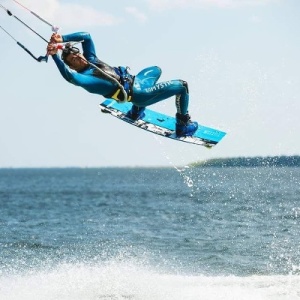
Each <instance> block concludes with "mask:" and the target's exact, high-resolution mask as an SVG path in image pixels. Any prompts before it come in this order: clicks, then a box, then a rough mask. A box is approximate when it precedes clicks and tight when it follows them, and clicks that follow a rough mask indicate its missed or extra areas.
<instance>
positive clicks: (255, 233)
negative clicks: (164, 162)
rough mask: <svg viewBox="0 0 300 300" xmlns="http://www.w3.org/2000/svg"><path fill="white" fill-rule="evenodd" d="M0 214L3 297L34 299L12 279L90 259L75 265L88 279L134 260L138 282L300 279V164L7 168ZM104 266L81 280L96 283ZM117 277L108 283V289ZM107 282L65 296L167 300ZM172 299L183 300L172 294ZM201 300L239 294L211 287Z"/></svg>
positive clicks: (0, 175)
mask: <svg viewBox="0 0 300 300" xmlns="http://www.w3.org/2000/svg"><path fill="white" fill-rule="evenodd" d="M0 211H1V214H0V253H1V256H0V298H4V299H6V298H5V297H7V299H27V298H26V297H25V296H24V293H23V296H22V297H23V298H22V297H21V296H20V298H19V297H18V295H17V294H11V292H8V291H7V290H6V289H5V286H7V282H8V283H9V284H10V283H11V282H12V281H11V280H12V279H11V276H15V277H14V278H18V279H19V280H20V278H23V279H24V278H25V279H26V280H29V279H28V278H29V277H28V276H31V275H32V274H36V272H46V274H47V275H45V276H48V277H49V276H50V275H49V274H50V273H51V272H54V270H56V271H55V272H58V273H59V274H66V272H67V270H70V268H75V266H76V267H77V266H78V265H80V266H81V267H82V266H84V267H82V268H83V269H80V270H81V271H80V270H78V269H77V270H76V272H77V273H78V274H81V275H82V276H83V274H84V273H86V272H88V270H89V271H90V269H87V268H94V267H96V266H97V267H99V268H100V267H101V268H102V269H101V270H102V271H101V272H100V273H101V274H102V272H103V274H106V275H107V274H110V272H111V273H113V274H114V275H113V276H112V277H118V276H121V275H120V274H119V273H118V274H115V273H114V271H113V270H115V269H114V268H116V270H123V267H124V264H126V266H127V267H128V264H130V265H131V266H134V270H135V271H136V272H142V275H141V276H136V277H134V278H135V279H134V280H133V279H132V281H133V282H135V284H137V282H138V281H137V278H140V277H143V276H146V275H145V272H143V271H141V269H142V270H145V269H147V270H148V271H149V270H151V272H154V273H155V274H168V276H186V277H182V278H183V279H184V278H191V276H192V277H193V276H196V278H198V276H204V277H203V278H211V277H213V278H219V277H220V276H221V277H222V278H223V277H224V276H225V278H228V276H234V278H250V277H253V276H262V277H260V278H265V276H266V277H267V278H273V279H274V278H278V276H283V278H284V279H286V278H290V277H289V276H292V278H293V279H294V278H297V280H299V274H300V234H299V232H300V230H299V229H300V222H299V218H300V168H271V167H266V168H183V169H181V170H180V169H175V168H99V169H76V168H75V169H72V168H69V169H2V170H0ZM63 266H68V267H65V268H64V267H63ZM87 266H88V267H87ZM104 266H106V268H108V269H107V270H106V271H105V272H104V271H103V267H104ZM108 266H110V267H108ZM127 267H126V268H127ZM126 268H125V269H126ZM58 270H60V271H58ZM137 270H139V271H137ZM120 272H121V273H122V272H123V271H120ZM130 272H131V273H130V274H132V272H134V271H133V270H132V269H131V271H130ZM149 272H150V271H149ZM71 273H72V274H74V273H73V272H71ZM100 273H99V272H94V273H93V272H92V271H90V273H88V274H85V275H86V276H83V277H84V278H90V279H89V280H90V281H91V280H92V278H94V277H95V276H96V277H97V276H98V277H99V276H100V275H101V274H100ZM29 274H31V275H29ZM51 274H52V273H51ZM91 274H93V275H91ZM96 274H97V275H96ZM147 274H148V273H147ZM151 274H152V273H151ZM20 276H21V277H20ZM53 276H54V278H57V280H58V278H60V277H59V275H57V277H55V275H53ZM107 276H108V275H107ZM157 276H158V275H157ZM48 277H47V280H49V278H48ZM98 277H97V278H98ZM100 277H101V276H100ZM104 277H105V276H104ZM39 278H40V277H39ZM64 278H65V277H64ZM105 278H106V279H107V277H105ZM154 278H156V279H157V277H155V276H154ZM193 278H194V277H193ZM14 280H15V279H14ZM72 280H73V281H74V280H75V279H74V278H73V277H72ZM72 280H71V281H72ZM157 280H158V279H157ZM174 280H175V279H174ZM289 280H291V279H289ZM60 281H61V280H60ZM82 281H84V280H82V279H81V280H80V282H82ZM159 281H160V280H159ZM34 282H37V281H36V280H35V281H34ZM112 282H113V280H112V279H111V280H110V281H109V280H108V281H107V282H106V285H105V284H104V283H103V281H102V284H103V285H104V286H106V287H107V288H108V286H109V285H110V284H111V283H112ZM118 282H119V281H118ZM147 282H148V283H149V282H151V280H150V279H149V278H148V277H147ZM179 282H181V283H182V282H183V281H180V280H179ZM289 282H290V281H289ZM231 283H232V282H231ZM26 284H27V285H26V286H28V285H29V286H30V284H29V283H28V282H27V283H26ZM86 284H87V283H86ZM202 284H203V282H202ZM222 284H223V285H225V283H224V281H222ZM277 284H278V282H277V283H276V284H275V286H276V285H277ZM74 285H76V284H75V283H74ZM179 285H180V284H179ZM241 285H242V284H238V287H239V288H240V286H241ZM21 286H22V285H21ZM24 286H25V283H24ZM53 286H54V288H53V289H54V291H55V290H57V286H58V285H57V284H56V285H55V284H53ZM91 286H93V284H91ZM172 286H173V288H172V291H174V289H175V286H177V284H175V282H173V281H172ZM260 286H262V284H261V283H260ZM283 286H286V284H285V283H284V284H283ZM293 286H294V285H293ZM1 287H2V292H1ZM110 288H111V290H112V291H111V292H109V291H105V292H103V291H102V292H103V293H100V294H99V295H100V296H101V295H102V296H101V297H102V298H101V297H100V296H99V295H98V294H97V295H96V294H95V293H93V294H92V295H91V296H87V297H86V298H81V297H80V295H79V292H78V291H77V292H76V293H75V294H74V295H73V296H71V295H70V294H68V293H66V294H64V295H62V294H60V296H59V298H60V299H77V298H78V299H99V298H101V299H106V298H107V299H125V298H126V297H127V298H130V297H131V298H134V299H135V298H136V299H169V298H168V294H167V292H166V295H165V296H164V297H162V298H160V296H155V295H152V296H149V294H148V293H146V291H143V292H145V295H148V296H149V298H147V297H146V296H142V294H141V293H140V294H139V293H138V292H137V291H135V290H132V289H131V290H130V291H129V292H128V293H127V294H126V293H125V292H124V291H123V292H120V291H119V290H118V291H116V288H115V287H114V288H113V287H110ZM182 288H184V287H182ZM24 289H25V287H24ZM49 289H50V287H49ZM53 289H52V290H53ZM19 290H22V288H21V287H20V289H19ZM52 290H51V291H52ZM70 290H73V291H74V289H69V290H68V291H70ZM39 291H40V293H42V291H43V289H42V290H39ZM206 291H207V289H206ZM289 291H290V290H289ZM27 292H28V293H29V291H27ZM169 292H170V291H169ZM189 292H190V293H192V291H191V290H190V291H189ZM1 293H2V294H1ZM57 293H58V292H57ZM122 293H123V294H122ZM124 293H125V294H124ZM199 293H200V292H199ZM286 293H287V292H286ZM289 293H290V292H289ZM9 294H10V296H8V295H9ZM58 294H59V293H58ZM1 295H2V297H1ZM47 295H49V294H47ZM126 295H127V296H126ZM159 295H161V293H160V294H159ZM176 295H178V293H176ZM218 295H220V293H218ZM237 295H238V297H239V299H248V298H242V294H240V293H238V292H237ZM280 295H285V296H286V298H285V296H284V297H281V298H280V297H279V296H280ZM199 296H200V294H199ZM256 296H257V295H256ZM260 296H261V295H260ZM273 296H274V297H273ZM292 296H293V297H294V298H293V297H291V295H290V294H288V295H286V294H285V293H284V292H282V291H281V292H280V293H279V292H278V293H277V292H274V294H272V295H271V296H270V295H264V296H262V298H257V299H300V288H298V289H297V290H293V295H292ZM39 297H42V296H41V295H40V296H39ZM105 297H106V298H105ZM118 297H119V298H118ZM32 298H34V297H32V295H31V296H30V297H28V299H32ZM52 298H53V299H55V296H53V297H52ZM52 298H51V299H52ZM44 299H50V298H49V297H48V296H47V297H46V296H45V298H44ZM57 299H58V298H57ZM170 299H177V298H176V297H174V295H172V296H171V294H170ZM178 299H200V298H197V296H196V295H194V296H193V297H191V298H188V297H183V298H182V297H180V298H178ZM201 299H235V298H230V297H227V296H226V295H225V296H224V298H218V297H217V296H216V295H213V294H210V295H207V294H206V298H201ZM249 299H252V298H250V297H249Z"/></svg>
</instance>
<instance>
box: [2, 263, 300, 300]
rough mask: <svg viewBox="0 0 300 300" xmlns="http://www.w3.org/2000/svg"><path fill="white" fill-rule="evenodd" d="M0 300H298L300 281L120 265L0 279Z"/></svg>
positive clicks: (64, 268)
mask: <svg viewBox="0 0 300 300" xmlns="http://www.w3.org/2000/svg"><path fill="white" fill-rule="evenodd" d="M0 299H1V300H29V299H30V300H67V299H72V300H94V299H102V300H119V299H143V300H154V299H155V300H197V299H199V300H200V299H201V300H298V299H300V276H295V275H291V276H251V277H235V276H229V277H221V276H220V277H208V276H202V275H201V276H184V275H171V274H165V273H160V272H155V271H152V270H146V269H143V268H141V267H140V266H136V265H133V264H126V263H120V262H110V263H108V264H106V265H97V266H91V265H86V264H76V265H70V264H63V265H60V266H58V267H57V268H56V269H52V270H48V271H28V272H27V273H25V274H24V273H23V274H22V275H10V276H8V275H2V276H0Z"/></svg>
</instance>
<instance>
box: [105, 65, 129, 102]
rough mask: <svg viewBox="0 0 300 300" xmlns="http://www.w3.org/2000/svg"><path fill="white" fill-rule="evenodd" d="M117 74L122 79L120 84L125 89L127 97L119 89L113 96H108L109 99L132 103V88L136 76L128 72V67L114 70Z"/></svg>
mask: <svg viewBox="0 0 300 300" xmlns="http://www.w3.org/2000/svg"><path fill="white" fill-rule="evenodd" d="M114 69H115V71H116V73H117V74H118V75H119V77H120V80H119V82H120V84H121V85H122V87H123V88H124V91H125V92H126V94H127V95H124V91H122V89H121V88H118V89H117V90H116V91H115V92H114V93H113V94H112V95H108V96H107V97H108V98H112V99H114V100H116V101H118V102H126V101H127V102H130V101H131V99H132V86H133V82H134V76H132V75H131V74H130V73H129V72H128V67H126V68H125V67H118V68H114ZM126 98H127V99H126Z"/></svg>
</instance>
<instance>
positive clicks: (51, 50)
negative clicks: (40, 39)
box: [47, 42, 58, 55]
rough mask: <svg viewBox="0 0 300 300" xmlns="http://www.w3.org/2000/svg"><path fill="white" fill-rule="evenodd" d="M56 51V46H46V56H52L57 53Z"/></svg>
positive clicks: (50, 44)
mask: <svg viewBox="0 0 300 300" xmlns="http://www.w3.org/2000/svg"><path fill="white" fill-rule="evenodd" d="M57 51H58V49H57V45H56V44H54V43H51V42H50V43H49V44H48V46H47V55H54V54H56V53H57Z"/></svg>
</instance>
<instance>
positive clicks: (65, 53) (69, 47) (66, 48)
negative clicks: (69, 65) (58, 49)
mask: <svg viewBox="0 0 300 300" xmlns="http://www.w3.org/2000/svg"><path fill="white" fill-rule="evenodd" d="M71 53H72V54H78V53H80V51H79V49H78V48H77V47H74V46H72V45H71V44H70V43H66V44H65V46H64V48H63V51H62V54H61V59H62V60H63V61H64V62H66V58H67V57H68V56H69V54H71Z"/></svg>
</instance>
